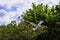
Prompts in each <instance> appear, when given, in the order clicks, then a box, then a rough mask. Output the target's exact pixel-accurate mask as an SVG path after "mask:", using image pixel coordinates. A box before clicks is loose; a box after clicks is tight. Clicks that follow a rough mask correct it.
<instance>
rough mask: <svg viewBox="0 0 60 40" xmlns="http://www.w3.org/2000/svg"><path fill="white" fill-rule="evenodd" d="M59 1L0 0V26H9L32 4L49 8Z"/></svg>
mask: <svg viewBox="0 0 60 40" xmlns="http://www.w3.org/2000/svg"><path fill="white" fill-rule="evenodd" d="M59 1H60V0H0V25H2V24H9V23H10V22H11V21H13V20H16V22H17V23H18V22H19V20H18V17H19V16H21V15H22V14H23V12H25V11H26V10H28V9H29V8H31V5H32V2H35V3H36V4H40V3H43V4H48V5H49V6H52V5H57V4H58V2H59Z"/></svg>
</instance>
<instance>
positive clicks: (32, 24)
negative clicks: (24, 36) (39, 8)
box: [26, 21, 43, 30]
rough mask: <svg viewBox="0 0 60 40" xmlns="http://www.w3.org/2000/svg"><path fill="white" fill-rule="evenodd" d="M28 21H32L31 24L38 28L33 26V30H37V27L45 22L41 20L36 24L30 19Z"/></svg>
mask: <svg viewBox="0 0 60 40" xmlns="http://www.w3.org/2000/svg"><path fill="white" fill-rule="evenodd" d="M26 22H28V23H30V24H32V25H34V26H36V28H33V30H36V29H37V28H39V27H40V26H41V24H42V23H43V21H40V22H39V23H38V24H37V25H36V24H35V23H33V22H30V21H26Z"/></svg>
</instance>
